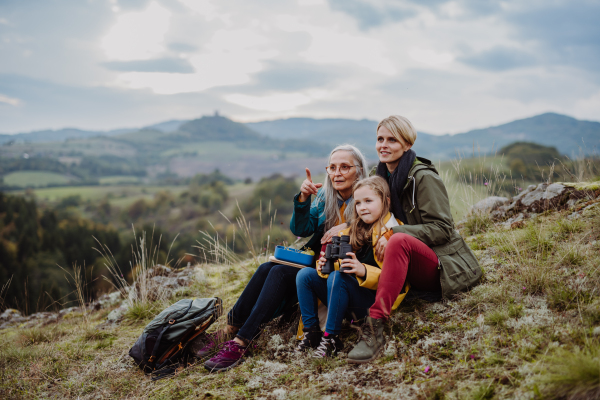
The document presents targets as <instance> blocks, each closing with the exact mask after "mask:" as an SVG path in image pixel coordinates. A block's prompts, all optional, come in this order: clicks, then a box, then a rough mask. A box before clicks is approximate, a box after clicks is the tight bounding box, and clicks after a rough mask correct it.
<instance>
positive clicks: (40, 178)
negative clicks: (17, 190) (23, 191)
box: [4, 171, 71, 188]
mask: <svg viewBox="0 0 600 400" xmlns="http://www.w3.org/2000/svg"><path fill="white" fill-rule="evenodd" d="M70 181H71V178H69V177H67V176H64V175H62V174H57V173H54V172H44V171H18V172H11V173H10V174H6V175H4V183H5V184H6V185H8V186H19V187H23V188H25V187H40V186H47V185H64V184H67V183H69V182H70Z"/></svg>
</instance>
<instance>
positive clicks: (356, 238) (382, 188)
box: [350, 175, 390, 251]
mask: <svg viewBox="0 0 600 400" xmlns="http://www.w3.org/2000/svg"><path fill="white" fill-rule="evenodd" d="M365 186H366V187H369V188H371V190H372V191H373V192H374V193H375V194H376V195H377V196H378V197H379V198H380V199H381V204H383V209H382V210H381V215H380V216H379V218H378V219H377V221H375V222H374V223H372V224H366V223H364V222H363V220H362V219H360V217H359V215H358V212H357V211H356V207H354V211H353V219H352V225H351V226H350V244H351V245H352V249H353V250H355V251H358V249H360V248H361V247H363V246H364V245H365V243H368V242H370V240H371V235H372V232H373V227H374V226H379V227H382V226H384V225H385V223H384V219H385V216H386V215H387V214H388V212H390V187H389V186H388V184H387V182H386V181H385V179H383V178H382V177H380V176H378V175H375V176H371V177H369V178H365V179H361V180H360V181H357V182H356V183H355V184H354V186H353V187H352V197H354V192H356V191H357V190H358V189H360V188H362V187H365ZM379 233H380V232H379ZM373 244H375V243H373Z"/></svg>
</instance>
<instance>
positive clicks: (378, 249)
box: [375, 235, 388, 262]
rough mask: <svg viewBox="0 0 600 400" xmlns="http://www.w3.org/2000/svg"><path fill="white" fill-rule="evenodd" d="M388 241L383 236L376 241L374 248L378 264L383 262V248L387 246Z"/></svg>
mask: <svg viewBox="0 0 600 400" xmlns="http://www.w3.org/2000/svg"><path fill="white" fill-rule="evenodd" d="M387 242H388V240H387V239H386V237H385V236H383V235H382V236H381V237H380V238H379V240H378V241H377V245H376V246H375V256H376V257H377V259H378V260H379V262H383V257H384V255H385V246H386V245H387Z"/></svg>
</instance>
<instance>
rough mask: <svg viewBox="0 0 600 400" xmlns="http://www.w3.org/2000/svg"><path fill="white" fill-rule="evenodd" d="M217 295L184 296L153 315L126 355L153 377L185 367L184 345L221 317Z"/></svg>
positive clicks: (186, 356) (187, 356)
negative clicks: (196, 297)
mask: <svg viewBox="0 0 600 400" xmlns="http://www.w3.org/2000/svg"><path fill="white" fill-rule="evenodd" d="M222 312H223V306H222V301H221V299H219V298H218V297H212V298H207V299H184V300H179V301H178V302H177V303H175V304H173V305H171V306H169V307H168V308H166V309H165V310H164V311H162V312H161V313H160V314H158V315H157V316H156V318H154V319H153V320H152V322H150V323H149V324H148V325H147V326H146V327H145V328H144V331H143V332H142V334H141V336H140V337H139V338H138V340H137V341H136V342H135V344H134V345H133V347H132V348H131V349H130V350H129V355H130V356H131V357H132V358H133V359H134V360H135V362H136V364H137V365H138V366H139V367H140V368H141V369H142V370H143V371H144V372H146V373H147V374H152V376H153V380H157V379H161V378H165V377H167V376H169V375H172V374H174V373H175V372H176V371H177V370H178V369H180V368H185V367H187V364H188V360H189V357H190V355H189V352H187V351H186V346H187V344H188V343H189V342H190V341H192V340H193V339H194V338H196V337H197V336H198V335H200V334H201V333H203V332H205V331H206V330H207V329H208V327H209V326H210V325H211V324H212V323H213V322H214V321H215V320H216V319H217V318H219V317H220V316H221V314H222Z"/></svg>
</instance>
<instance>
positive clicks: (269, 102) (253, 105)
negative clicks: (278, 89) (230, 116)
mask: <svg viewBox="0 0 600 400" xmlns="http://www.w3.org/2000/svg"><path fill="white" fill-rule="evenodd" d="M225 99H226V100H227V101H229V102H230V103H234V104H239V105H241V106H243V107H246V108H250V109H253V110H262V111H272V112H277V111H287V110H293V109H295V108H297V107H298V106H301V105H304V104H308V103H310V102H311V96H309V95H306V94H303V93H297V92H296V93H278V94H271V95H267V96H248V95H245V94H240V93H235V94H230V95H227V96H225Z"/></svg>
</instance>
